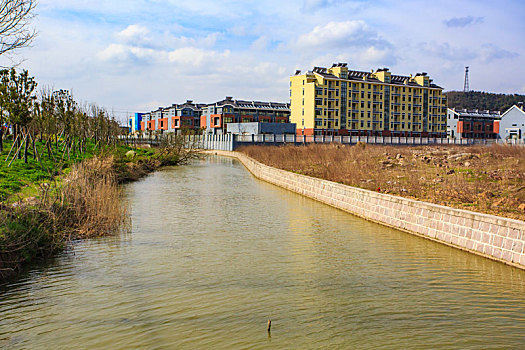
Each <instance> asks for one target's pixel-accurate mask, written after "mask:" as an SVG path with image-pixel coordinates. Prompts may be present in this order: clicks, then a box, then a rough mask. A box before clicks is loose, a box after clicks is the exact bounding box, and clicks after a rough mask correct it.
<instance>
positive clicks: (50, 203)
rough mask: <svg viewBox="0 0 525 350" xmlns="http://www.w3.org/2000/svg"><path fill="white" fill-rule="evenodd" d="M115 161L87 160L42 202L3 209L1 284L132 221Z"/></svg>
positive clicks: (44, 194) (48, 191) (46, 192)
mask: <svg viewBox="0 0 525 350" xmlns="http://www.w3.org/2000/svg"><path fill="white" fill-rule="evenodd" d="M116 177H117V176H116V173H115V171H114V167H113V159H112V158H111V157H110V158H98V157H94V158H92V159H89V160H86V161H84V162H82V163H80V164H77V165H75V166H73V167H72V169H71V172H70V173H69V174H68V175H67V176H65V177H64V179H63V180H62V182H61V183H59V184H57V185H56V186H55V187H42V194H41V196H40V199H39V200H36V199H33V200H32V201H29V202H19V203H16V205H14V206H13V205H9V206H7V205H0V280H1V279H3V278H6V277H9V276H11V275H15V274H16V273H17V272H19V271H20V269H21V267H22V265H23V264H24V263H26V262H29V261H31V260H34V259H35V258H37V259H38V258H46V257H48V256H51V255H52V254H54V253H55V252H57V251H59V250H60V249H62V248H63V247H64V245H65V244H67V242H69V241H71V240H73V239H79V238H89V237H96V236H103V235H108V234H113V233H115V232H118V231H119V230H120V229H122V227H123V224H125V223H127V222H129V221H128V217H127V215H126V212H127V207H126V206H125V204H123V203H122V201H121V194H120V188H119V187H118V184H117V180H116Z"/></svg>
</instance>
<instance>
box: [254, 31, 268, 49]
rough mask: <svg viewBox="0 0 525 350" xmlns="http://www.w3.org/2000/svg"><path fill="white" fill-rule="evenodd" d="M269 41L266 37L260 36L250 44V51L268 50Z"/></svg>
mask: <svg viewBox="0 0 525 350" xmlns="http://www.w3.org/2000/svg"><path fill="white" fill-rule="evenodd" d="M268 44H269V40H268V38H267V37H266V36H264V35H262V36H260V37H259V38H258V39H256V40H255V41H254V42H252V44H251V45H250V47H251V49H252V50H256V51H264V50H266V49H267V48H268Z"/></svg>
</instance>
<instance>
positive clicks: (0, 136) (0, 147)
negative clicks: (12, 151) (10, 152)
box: [0, 124, 4, 153]
mask: <svg viewBox="0 0 525 350" xmlns="http://www.w3.org/2000/svg"><path fill="white" fill-rule="evenodd" d="M3 151H4V126H3V125H2V124H0V153H2V152H3Z"/></svg>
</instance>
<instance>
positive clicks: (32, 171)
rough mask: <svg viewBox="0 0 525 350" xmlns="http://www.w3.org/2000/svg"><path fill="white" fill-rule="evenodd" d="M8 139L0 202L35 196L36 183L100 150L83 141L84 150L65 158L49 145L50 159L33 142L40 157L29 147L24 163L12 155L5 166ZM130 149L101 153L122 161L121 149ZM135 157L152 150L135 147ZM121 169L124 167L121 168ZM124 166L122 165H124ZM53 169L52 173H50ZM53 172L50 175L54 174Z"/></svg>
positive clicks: (1, 162) (1, 156)
mask: <svg viewBox="0 0 525 350" xmlns="http://www.w3.org/2000/svg"><path fill="white" fill-rule="evenodd" d="M11 145H12V143H11V142H7V143H5V144H4V151H3V152H1V153H0V202H3V201H6V200H9V199H16V197H19V196H20V197H27V196H36V195H37V194H38V185H39V184H40V183H43V182H47V181H50V180H51V178H52V176H51V175H54V176H56V175H59V173H68V172H69V169H70V168H71V166H72V165H73V164H75V163H79V162H81V161H83V160H85V159H89V158H92V157H93V156H94V155H95V154H100V153H101V150H100V149H97V148H95V144H94V143H93V142H89V143H87V145H86V148H85V152H84V153H79V152H77V153H71V154H70V157H69V159H68V157H67V154H65V155H64V154H63V152H62V150H61V149H60V147H59V149H58V150H57V149H56V148H53V152H54V159H53V157H52V156H50V155H49V154H48V153H47V150H46V148H45V145H44V144H41V143H39V142H37V144H36V146H37V151H38V154H39V155H40V161H41V163H40V162H39V161H38V160H37V159H33V152H32V151H31V150H30V151H29V156H28V163H27V164H25V163H24V159H23V157H22V159H15V160H14V161H13V162H12V164H11V166H10V167H9V166H8V164H9V161H10V160H11V158H12V156H13V153H14V152H15V151H13V152H12V154H11V156H10V157H9V160H8V161H7V162H6V161H5V159H6V157H7V155H8V153H9V150H10V148H11ZM128 150H130V148H128V147H124V146H119V147H117V148H116V149H112V150H105V152H102V153H108V152H111V153H112V154H114V155H115V159H116V164H117V165H122V164H125V163H126V162H128V161H129V160H128V159H126V157H125V153H126V152H127V151H128ZM136 152H137V157H136V158H135V159H134V160H133V161H135V162H136V161H141V160H143V159H147V158H149V157H151V156H152V155H153V154H154V151H153V150H147V149H139V150H136ZM54 164H57V165H58V169H56V171H55V172H54V171H53V169H54V168H55V166H54ZM122 169H124V168H122ZM124 170H125V169H124ZM53 172H54V174H53ZM54 176H53V177H54Z"/></svg>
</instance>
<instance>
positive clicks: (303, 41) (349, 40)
mask: <svg viewBox="0 0 525 350" xmlns="http://www.w3.org/2000/svg"><path fill="white" fill-rule="evenodd" d="M379 43H381V44H387V43H386V42H384V41H382V40H380V39H379V37H378V35H377V33H376V32H375V31H373V30H372V29H371V28H369V26H368V25H367V24H366V23H365V22H364V21H361V20H358V21H344V22H333V21H332V22H329V23H327V24H325V25H322V26H321V25H320V26H316V27H315V28H314V29H313V30H312V31H311V32H309V33H307V34H303V35H301V36H300V37H299V38H298V39H297V46H298V47H300V48H308V49H320V48H325V49H326V48H345V47H347V46H357V47H363V46H370V45H376V44H379Z"/></svg>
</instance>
